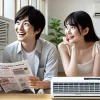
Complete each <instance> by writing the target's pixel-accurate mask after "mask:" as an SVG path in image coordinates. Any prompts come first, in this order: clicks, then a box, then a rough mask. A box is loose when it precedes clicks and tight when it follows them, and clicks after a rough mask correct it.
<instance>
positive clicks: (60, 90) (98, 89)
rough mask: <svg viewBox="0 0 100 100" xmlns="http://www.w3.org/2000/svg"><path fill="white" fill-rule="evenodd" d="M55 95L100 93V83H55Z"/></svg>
mask: <svg viewBox="0 0 100 100" xmlns="http://www.w3.org/2000/svg"><path fill="white" fill-rule="evenodd" d="M53 93H54V94H67V93H68V94H70V93H71V94H72V93H78V94H84V93H87V94H88V93H89V94H90V93H93V94H95V93H100V83H80V82H79V83H78V82H75V83H74V82H73V83H71V82H70V83H69V82H67V83H65V82H54V83H53Z"/></svg>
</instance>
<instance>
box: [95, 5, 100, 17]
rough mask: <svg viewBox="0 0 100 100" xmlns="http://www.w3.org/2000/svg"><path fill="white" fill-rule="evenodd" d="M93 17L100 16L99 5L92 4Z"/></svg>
mask: <svg viewBox="0 0 100 100" xmlns="http://www.w3.org/2000/svg"><path fill="white" fill-rule="evenodd" d="M93 15H94V16H100V3H94V4H93Z"/></svg>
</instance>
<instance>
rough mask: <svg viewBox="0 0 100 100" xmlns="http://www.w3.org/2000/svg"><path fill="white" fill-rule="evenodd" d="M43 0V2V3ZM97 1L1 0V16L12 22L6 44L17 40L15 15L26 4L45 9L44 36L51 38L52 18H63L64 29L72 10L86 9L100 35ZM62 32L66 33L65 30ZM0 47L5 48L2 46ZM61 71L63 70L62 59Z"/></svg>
mask: <svg viewBox="0 0 100 100" xmlns="http://www.w3.org/2000/svg"><path fill="white" fill-rule="evenodd" d="M42 1H43V3H42V4H41V2H42ZM38 2H40V3H38ZM95 3H98V4H99V5H100V0H0V8H1V7H2V8H3V9H1V11H0V16H1V17H0V18H1V19H4V20H6V21H8V22H9V23H10V24H9V29H8V35H7V37H8V41H7V44H6V45H8V44H9V43H11V42H13V41H15V40H16V34H15V31H14V15H15V13H16V12H17V11H18V10H19V9H20V8H21V7H23V6H25V5H33V6H34V7H36V8H37V9H40V10H41V11H43V13H44V15H45V17H46V26H45V30H44V32H43V34H42V36H41V37H42V38H45V39H47V40H49V36H48V33H49V32H50V30H49V29H48V24H49V22H50V20H51V18H57V19H59V20H61V27H62V28H63V29H64V25H63V21H64V19H65V18H66V17H67V15H68V14H70V13H71V12H73V11H78V10H83V11H86V12H87V13H88V14H89V15H90V16H91V18H92V20H93V24H94V27H95V31H96V33H97V35H98V36H99V37H100V16H95V12H94V9H93V4H95ZM43 6H44V7H43ZM99 11H100V9H99ZM98 13H100V12H98ZM62 32H63V33H64V30H63V31H62ZM0 47H1V48H3V47H2V46H0ZM2 52H3V50H1V51H0V61H1V59H2ZM59 71H61V72H62V71H63V67H62V63H61V60H60V59H59Z"/></svg>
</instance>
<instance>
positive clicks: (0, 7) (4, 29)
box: [0, 0, 48, 45]
mask: <svg viewBox="0 0 100 100" xmlns="http://www.w3.org/2000/svg"><path fill="white" fill-rule="evenodd" d="M47 1H48V0H9V2H8V0H0V16H1V17H0V45H1V44H2V45H6V44H7V42H8V35H9V34H8V30H9V23H8V22H7V21H4V20H3V18H4V17H5V18H8V19H11V20H14V16H15V13H16V12H17V11H18V10H19V9H20V8H21V7H23V6H25V5H32V6H34V7H35V8H37V9H39V10H40V11H41V12H42V13H43V14H44V16H45V18H46V26H45V29H44V31H43V34H46V33H48V32H47V30H48V16H47V15H48V14H47V11H48V9H47V7H48V6H47ZM8 5H9V6H8Z"/></svg>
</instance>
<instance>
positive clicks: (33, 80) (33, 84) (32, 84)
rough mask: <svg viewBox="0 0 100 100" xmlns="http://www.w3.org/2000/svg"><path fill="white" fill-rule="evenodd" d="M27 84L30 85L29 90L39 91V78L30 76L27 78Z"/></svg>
mask: <svg viewBox="0 0 100 100" xmlns="http://www.w3.org/2000/svg"><path fill="white" fill-rule="evenodd" d="M28 83H29V85H30V87H31V88H34V89H35V90H38V89H40V88H39V87H40V83H41V81H40V78H39V77H34V76H30V77H28Z"/></svg>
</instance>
